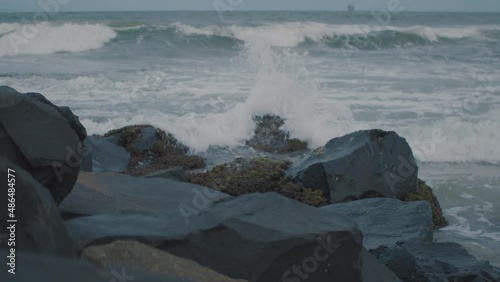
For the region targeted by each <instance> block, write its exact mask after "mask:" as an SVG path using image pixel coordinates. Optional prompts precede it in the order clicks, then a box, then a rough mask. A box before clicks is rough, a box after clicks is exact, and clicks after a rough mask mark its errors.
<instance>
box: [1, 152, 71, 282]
mask: <svg viewBox="0 0 500 282" xmlns="http://www.w3.org/2000/svg"><path fill="white" fill-rule="evenodd" d="M9 169H10V171H8V170H9ZM0 171H1V172H2V173H0V181H2V183H3V184H2V185H4V188H3V189H2V190H3V191H2V195H1V197H0V199H2V204H4V208H2V209H1V211H0V215H1V220H2V221H1V223H0V227H1V229H0V249H7V250H10V247H14V246H9V245H8V241H7V239H8V238H9V237H10V231H9V230H8V229H7V227H10V226H11V225H14V228H15V235H16V236H15V239H16V240H15V244H16V245H15V248H16V249H17V250H23V251H26V252H28V251H29V252H35V253H44V254H53V255H63V256H74V257H76V248H75V246H74V244H73V241H72V240H71V238H70V236H69V235H68V232H67V230H66V227H65V225H64V222H63V220H62V218H61V214H60V211H59V208H58V207H57V204H56V203H55V202H54V199H53V198H52V196H51V195H50V192H49V190H48V189H47V188H45V187H43V186H42V185H41V184H40V183H38V182H37V181H36V180H35V179H33V177H32V176H31V175H30V174H29V173H27V172H25V171H24V170H22V169H21V168H19V167H18V166H16V165H14V164H12V162H10V161H9V160H7V159H5V158H3V157H0ZM8 172H10V174H12V176H11V177H9V179H14V181H15V182H10V183H12V184H14V185H12V187H9V186H8V185H7V183H9V182H8V181H7V173H8ZM8 189H12V190H11V191H9V190H8ZM10 192H14V194H15V205H16V206H15V210H14V213H13V214H14V215H15V217H14V218H11V217H10V216H9V213H10V212H8V211H7V196H8V193H10ZM8 219H15V220H17V222H14V223H8V222H7V220H8ZM2 272H3V271H2ZM2 281H7V280H2Z"/></svg>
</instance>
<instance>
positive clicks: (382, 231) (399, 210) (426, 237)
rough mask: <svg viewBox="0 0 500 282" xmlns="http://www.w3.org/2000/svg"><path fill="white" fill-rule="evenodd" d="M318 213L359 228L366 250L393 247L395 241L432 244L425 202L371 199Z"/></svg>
mask: <svg viewBox="0 0 500 282" xmlns="http://www.w3.org/2000/svg"><path fill="white" fill-rule="evenodd" d="M321 209H324V210H327V211H329V212H334V213H337V214H342V215H345V216H347V217H349V218H350V219H352V220H353V221H354V222H356V224H358V226H359V229H360V230H361V232H363V245H364V246H365V248H367V249H369V250H370V249H375V248H377V247H378V246H381V245H382V246H393V245H394V244H396V243H397V242H398V241H403V240H405V241H406V240H412V239H417V240H420V241H422V242H432V238H433V225H432V212H431V209H430V207H429V203H427V202H425V201H418V202H410V203H407V202H402V201H400V200H396V199H391V198H374V199H365V200H359V201H353V202H349V203H342V204H334V205H329V206H326V207H322V208H321Z"/></svg>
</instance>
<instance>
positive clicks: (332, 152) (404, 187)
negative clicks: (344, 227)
mask: <svg viewBox="0 0 500 282" xmlns="http://www.w3.org/2000/svg"><path fill="white" fill-rule="evenodd" d="M417 173H418V167H417V165H416V163H415V159H414V157H413V153H412V150H411V148H410V146H409V145H408V143H407V142H406V140H405V139H404V138H401V137H400V136H398V135H397V134H396V133H395V132H392V131H391V132H386V131H382V130H378V129H374V130H363V131H357V132H354V133H351V134H348V135H345V136H343V137H339V138H334V139H332V140H330V141H328V143H327V144H326V145H325V146H323V147H320V148H318V149H316V150H314V151H312V152H310V153H309V154H307V155H305V156H304V157H303V158H302V159H301V160H299V161H297V162H296V163H294V164H293V165H292V166H291V167H290V169H289V170H288V175H290V176H291V177H292V178H293V180H294V181H295V182H299V183H301V184H302V185H303V186H304V187H307V188H311V189H317V190H321V191H323V192H324V193H325V194H326V195H328V200H329V202H330V203H339V202H346V201H352V200H357V199H364V198H371V197H374V196H380V197H390V198H397V199H403V198H404V196H405V195H407V194H408V193H414V192H416V189H417Z"/></svg>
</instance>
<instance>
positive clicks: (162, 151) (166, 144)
mask: <svg viewBox="0 0 500 282" xmlns="http://www.w3.org/2000/svg"><path fill="white" fill-rule="evenodd" d="M148 127H151V128H154V127H152V126H150V125H131V126H125V127H123V128H120V129H115V130H111V131H109V132H108V133H106V134H105V135H104V137H111V136H116V137H117V138H119V142H118V145H120V146H123V147H124V148H125V149H126V150H127V151H128V152H130V155H131V158H130V160H129V163H128V170H127V171H125V172H124V173H125V174H129V175H133V176H143V175H146V174H149V173H152V172H155V171H158V170H165V169H170V168H173V167H177V166H181V167H182V168H183V169H185V170H191V169H199V168H203V167H205V159H204V158H202V157H199V156H195V155H189V154H188V153H189V147H187V146H186V145H184V144H182V143H181V142H179V141H178V140H177V139H176V138H175V136H174V135H173V134H171V133H166V132H165V131H163V130H161V129H156V138H157V141H156V142H155V143H153V144H152V145H151V146H149V147H148V148H147V149H145V150H142V151H139V150H138V149H137V148H136V147H135V146H134V142H136V141H138V140H139V139H140V138H141V132H142V130H143V129H144V128H148ZM153 142H154V141H153Z"/></svg>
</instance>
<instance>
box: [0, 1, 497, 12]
mask: <svg viewBox="0 0 500 282" xmlns="http://www.w3.org/2000/svg"><path fill="white" fill-rule="evenodd" d="M55 2H58V3H59V4H60V5H58V6H60V9H61V11H138V10H141V11H144V10H147V11H151V10H214V9H224V10H236V11H239V10H241V11H244V10H329V11H331V10H346V7H347V5H349V4H354V5H355V6H356V8H357V10H367V11H372V10H381V9H385V8H386V7H387V6H388V4H390V3H392V4H394V3H396V4H397V3H400V4H401V7H402V9H403V11H450V12H500V0H0V11H4V12H5V11H42V10H43V8H42V6H43V5H41V4H40V3H47V5H49V7H53V6H50V3H52V4H53V3H55ZM49 9H52V8H49Z"/></svg>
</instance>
